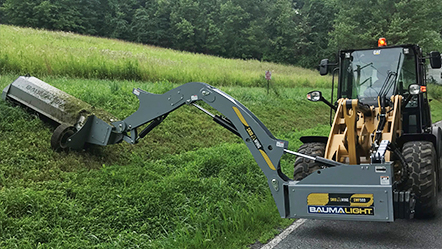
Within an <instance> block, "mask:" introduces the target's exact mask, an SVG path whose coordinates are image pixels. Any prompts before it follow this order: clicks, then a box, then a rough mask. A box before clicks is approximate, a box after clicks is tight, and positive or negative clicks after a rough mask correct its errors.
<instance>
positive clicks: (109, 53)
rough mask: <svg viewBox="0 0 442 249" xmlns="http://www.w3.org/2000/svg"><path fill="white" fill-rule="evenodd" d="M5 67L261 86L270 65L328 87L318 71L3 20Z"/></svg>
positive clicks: (1, 65) (300, 81)
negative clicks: (22, 25)
mask: <svg viewBox="0 0 442 249" xmlns="http://www.w3.org/2000/svg"><path fill="white" fill-rule="evenodd" d="M0 41H1V43H2V44H1V46H0V70H3V71H4V72H14V73H17V74H22V75H24V74H27V73H29V74H31V75H34V76H39V77H42V76H47V75H54V76H66V77H77V78H94V79H96V78H98V79H125V80H143V81H151V82H157V81H169V82H173V83H179V84H183V83H186V82H191V81H202V82H206V83H209V84H212V85H216V86H235V85H239V86H255V87H257V86H261V87H264V86H265V85H266V84H267V83H266V80H265V79H264V73H265V71H266V70H271V71H272V83H273V84H275V85H277V86H280V87H287V86H295V85H296V86H306V85H308V86H317V87H325V86H328V84H329V82H330V80H329V79H328V78H324V77H321V76H319V75H318V73H317V72H315V71H312V70H308V69H303V68H299V67H292V66H285V65H279V64H274V63H266V62H259V61H256V60H248V61H244V60H233V59H229V60H228V59H223V58H219V57H215V56H207V55H201V54H192V53H188V52H179V51H174V50H171V49H163V48H158V47H153V46H146V45H141V44H135V43H129V42H123V41H119V40H113V39H104V38H96V37H90V36H82V35H77V34H73V33H68V32H53V31H45V30H35V29H30V28H19V27H14V26H7V25H0Z"/></svg>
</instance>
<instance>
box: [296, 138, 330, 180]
mask: <svg viewBox="0 0 442 249" xmlns="http://www.w3.org/2000/svg"><path fill="white" fill-rule="evenodd" d="M298 152H299V153H301V154H305V155H308V156H312V157H316V156H319V157H324V154H325V143H305V144H303V145H301V147H299V149H298ZM321 168H322V166H321V165H320V164H319V163H316V162H315V161H313V160H310V159H307V158H304V157H299V156H298V157H297V158H296V161H295V172H294V174H293V180H295V181H299V180H302V179H304V178H305V177H307V176H308V175H310V174H311V173H313V172H314V171H316V170H318V169H321Z"/></svg>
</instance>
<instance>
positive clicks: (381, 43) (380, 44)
mask: <svg viewBox="0 0 442 249" xmlns="http://www.w3.org/2000/svg"><path fill="white" fill-rule="evenodd" d="M385 46H387V40H386V39H385V38H384V37H382V38H379V40H378V47H385Z"/></svg>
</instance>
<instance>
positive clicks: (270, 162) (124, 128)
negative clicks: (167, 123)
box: [67, 82, 290, 217]
mask: <svg viewBox="0 0 442 249" xmlns="http://www.w3.org/2000/svg"><path fill="white" fill-rule="evenodd" d="M133 94H135V95H136V96H137V97H138V99H139V101H140V107H139V109H138V110H137V111H136V112H135V113H133V114H132V115H130V116H129V117H127V118H126V119H124V120H123V121H118V122H114V123H112V125H113V126H111V125H109V124H107V123H106V122H103V121H101V120H100V119H98V118H97V117H95V116H91V117H89V118H88V120H87V122H86V124H85V125H84V126H83V127H82V128H81V129H80V130H79V131H78V132H77V133H75V134H74V135H73V136H71V137H70V138H69V140H68V142H67V146H69V147H71V148H74V149H82V148H83V147H84V145H85V143H86V142H87V143H92V144H98V145H107V144H114V143H119V142H121V141H122V140H124V141H126V142H129V143H136V142H137V140H138V139H139V138H142V137H144V136H145V135H146V134H147V133H148V132H149V131H150V130H152V129H153V128H154V127H155V126H156V125H158V124H159V123H161V122H162V120H163V119H164V118H165V117H166V116H167V114H169V113H170V112H172V111H174V110H176V109H177V108H179V107H181V106H183V105H184V104H195V103H194V102H196V101H200V100H201V101H204V102H206V103H207V104H209V105H210V106H212V107H213V108H215V109H217V110H218V111H219V112H221V113H222V114H223V115H224V116H225V117H227V118H222V117H219V116H214V115H211V114H210V113H208V114H209V115H211V116H212V117H213V118H214V120H215V121H216V122H217V123H220V124H221V125H223V126H224V127H226V128H227V129H229V130H230V131H232V132H233V133H235V134H237V135H239V136H240V137H241V138H242V139H243V141H244V142H245V143H246V145H247V147H248V148H249V150H250V152H251V153H252V155H253V157H254V159H255V161H256V162H257V163H258V165H259V167H260V168H261V170H262V171H263V173H264V174H265V175H266V177H267V180H268V184H269V187H270V189H271V192H272V195H273V197H274V199H275V202H276V203H277V206H278V209H279V212H280V215H281V217H286V216H287V215H288V213H287V212H288V210H286V206H288V203H286V202H287V200H286V197H285V195H284V192H285V191H284V189H285V187H284V186H286V185H287V182H288V181H289V180H290V179H289V178H288V177H287V176H286V175H284V174H283V173H282V172H281V169H280V159H281V156H282V155H283V154H284V151H285V150H286V149H287V146H288V142H287V141H284V140H279V139H276V138H275V137H274V136H273V135H272V134H271V133H270V131H269V130H268V129H267V128H266V127H265V126H264V124H262V122H261V121H260V120H259V119H258V118H257V117H256V116H255V115H254V114H253V113H252V112H251V111H249V110H248V109H247V108H246V107H245V106H243V105H242V104H241V103H239V102H238V101H237V100H235V99H234V98H232V97H231V96H229V95H228V94H226V93H224V92H222V91H220V90H219V89H217V88H215V87H212V86H210V85H208V84H205V83H200V82H191V83H187V84H184V85H182V86H179V87H177V88H175V89H172V90H170V91H168V92H166V93H164V94H160V95H159V94H152V93H148V92H146V91H143V90H141V89H134V90H133ZM195 105H196V104H195ZM197 107H199V106H197ZM199 108H201V107H199ZM201 109H202V108H201ZM203 110H204V109H203ZM204 111H205V110H204ZM149 122H151V123H150V124H149V125H148V126H147V127H146V128H145V129H144V130H143V131H142V132H141V133H140V136H138V132H137V128H138V127H140V126H142V125H144V124H147V123H149Z"/></svg>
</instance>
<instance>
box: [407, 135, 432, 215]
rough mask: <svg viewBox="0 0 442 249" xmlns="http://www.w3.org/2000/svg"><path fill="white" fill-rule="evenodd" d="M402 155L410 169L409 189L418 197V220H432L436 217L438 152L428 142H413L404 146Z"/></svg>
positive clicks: (416, 208)
mask: <svg viewBox="0 0 442 249" xmlns="http://www.w3.org/2000/svg"><path fill="white" fill-rule="evenodd" d="M402 154H403V155H404V157H405V161H406V162H407V164H408V168H409V179H408V181H407V185H406V187H407V189H409V188H411V189H412V191H413V193H414V194H415V197H416V207H415V210H416V213H415V217H416V218H431V217H434V216H435V215H436V208H437V182H436V178H437V176H436V170H435V169H436V167H437V165H436V163H437V160H436V150H435V149H434V146H433V143H431V142H428V141H412V142H407V143H405V144H404V146H403V148H402Z"/></svg>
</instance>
